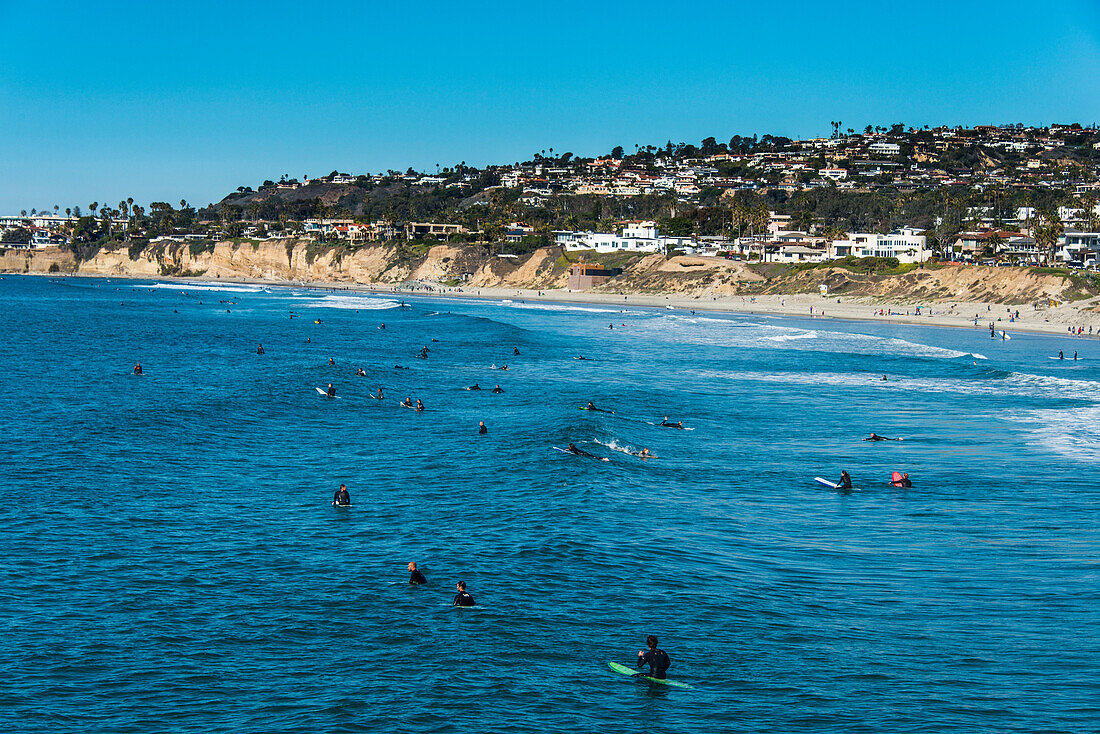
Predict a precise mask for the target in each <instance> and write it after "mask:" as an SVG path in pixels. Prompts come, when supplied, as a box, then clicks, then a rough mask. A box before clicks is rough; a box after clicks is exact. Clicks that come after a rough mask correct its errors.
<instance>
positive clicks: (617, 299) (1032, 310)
mask: <svg viewBox="0 0 1100 734" xmlns="http://www.w3.org/2000/svg"><path fill="white" fill-rule="evenodd" d="M12 275H23V276H26V275H31V276H36V277H50V278H56V277H59V276H58V275H57V274H48V273H19V274H15V273H12ZM60 277H71V276H60ZM75 277H88V278H114V279H120V280H156V281H161V282H166V283H172V282H178V283H180V284H181V285H185V284H187V283H214V284H217V283H226V284H242V285H259V286H264V287H270V288H309V289H313V290H325V291H343V292H347V293H364V294H386V295H394V296H429V297H440V298H471V299H481V300H496V301H501V300H513V301H514V300H521V301H532V302H536V303H570V304H586V305H598V306H619V307H625V308H629V307H631V306H635V307H646V308H666V307H669V306H671V307H672V308H673V309H678V310H695V311H711V312H719V313H739V314H766V315H772V316H797V317H802V318H814V319H822V320H828V319H840V320H844V321H866V322H874V323H883V322H886V323H890V324H896V325H923V326H944V327H950V328H958V329H969V330H972V331H981V332H983V333H984V332H988V330H989V324H990V323H991V322H992V323H993V325H994V328H995V330H996V332H998V334H999V333H1000V332H1001V331H1005V332H1006V333H1007V334H1009V335H1010V336H1011V334H1013V333H1017V332H1021V333H1029V334H1043V335H1047V336H1064V337H1071V334H1070V333H1069V331H1068V330H1069V328H1070V327H1071V326H1072V327H1075V328H1076V327H1084V333H1083V334H1082V336H1081V337H1077V336H1076V335H1072V338H1074V339H1076V338H1086V337H1090V336H1091V337H1093V338H1100V313H1096V312H1094V311H1086V310H1085V308H1083V307H1092V306H1095V303H1096V301H1097V300H1098V299H1088V300H1085V301H1078V302H1075V303H1069V302H1067V303H1063V304H1061V305H1058V306H1053V307H1049V308H1046V309H1038V308H1036V307H1035V306H1034V305H1033V304H1013V305H1011V306H1010V305H1009V304H1004V303H993V302H973V301H958V302H955V303H943V302H935V301H930V302H927V303H924V304H921V315H919V316H918V315H916V314H915V311H916V307H915V306H914V305H913V304H904V303H899V302H897V301H890V300H885V299H875V298H872V297H869V296H835V295H834V296H822V295H818V294H807V293H796V294H791V295H757V296H735V295H710V296H689V295H685V294H676V293H604V292H599V291H570V290H562V289H556V290H550V289H541V290H540V289H523V288H500V287H477V286H474V287H461V286H459V287H450V286H436V287H433V288H432V289H431V290H429V289H428V288H425V287H415V288H402V287H400V286H394V285H390V284H385V283H346V282H339V281H305V282H290V281H285V280H269V279H258V278H207V277H190V278H179V277H169V276H162V277H134V276H130V275H113V274H112V275H106V274H91V273H89V274H83V273H81V274H79V275H77V276H75ZM1010 307H1011V309H1012V314H1013V315H1014V314H1015V313H1016V311H1017V310H1018V311H1019V314H1020V318H1019V319H1016V320H1013V321H1010V320H1009V312H1008V309H1009V308H1010ZM811 309H812V312H811ZM880 311H882V312H884V314H883V315H877V314H878V313H879V312H880ZM975 317H977V325H975V322H974V320H975ZM1090 326H1091V327H1092V334H1090V333H1089V327H1090Z"/></svg>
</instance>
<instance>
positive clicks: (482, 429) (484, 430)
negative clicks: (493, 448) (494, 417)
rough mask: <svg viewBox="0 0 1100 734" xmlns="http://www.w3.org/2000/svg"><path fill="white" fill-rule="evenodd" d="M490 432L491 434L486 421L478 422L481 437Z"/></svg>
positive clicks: (478, 431)
mask: <svg viewBox="0 0 1100 734" xmlns="http://www.w3.org/2000/svg"><path fill="white" fill-rule="evenodd" d="M488 432H489V429H488V428H486V427H485V421H478V423H477V433H478V435H479V436H484V435H485V434H487V433H488Z"/></svg>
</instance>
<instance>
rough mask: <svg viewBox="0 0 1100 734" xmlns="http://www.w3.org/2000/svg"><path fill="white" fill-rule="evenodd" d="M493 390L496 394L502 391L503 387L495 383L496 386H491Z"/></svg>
mask: <svg viewBox="0 0 1100 734" xmlns="http://www.w3.org/2000/svg"><path fill="white" fill-rule="evenodd" d="M493 392H495V393H497V394H499V393H502V392H504V388H502V387H501V386H500V385H497V386H496V387H494V388H493Z"/></svg>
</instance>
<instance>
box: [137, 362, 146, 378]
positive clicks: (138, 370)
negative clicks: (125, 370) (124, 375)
mask: <svg viewBox="0 0 1100 734" xmlns="http://www.w3.org/2000/svg"><path fill="white" fill-rule="evenodd" d="M134 374H135V375H143V374H145V373H144V372H142V371H141V364H140V363H138V364H135V365H134Z"/></svg>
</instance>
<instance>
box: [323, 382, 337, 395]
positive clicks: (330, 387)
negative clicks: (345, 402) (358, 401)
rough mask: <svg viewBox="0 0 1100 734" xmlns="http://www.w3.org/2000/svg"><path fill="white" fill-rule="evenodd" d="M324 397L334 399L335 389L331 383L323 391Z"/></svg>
mask: <svg viewBox="0 0 1100 734" xmlns="http://www.w3.org/2000/svg"><path fill="white" fill-rule="evenodd" d="M325 395H328V396H329V397H330V398H334V397H336V388H335V387H333V386H332V383H331V382H330V383H329V384H328V390H326V391H325Z"/></svg>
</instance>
